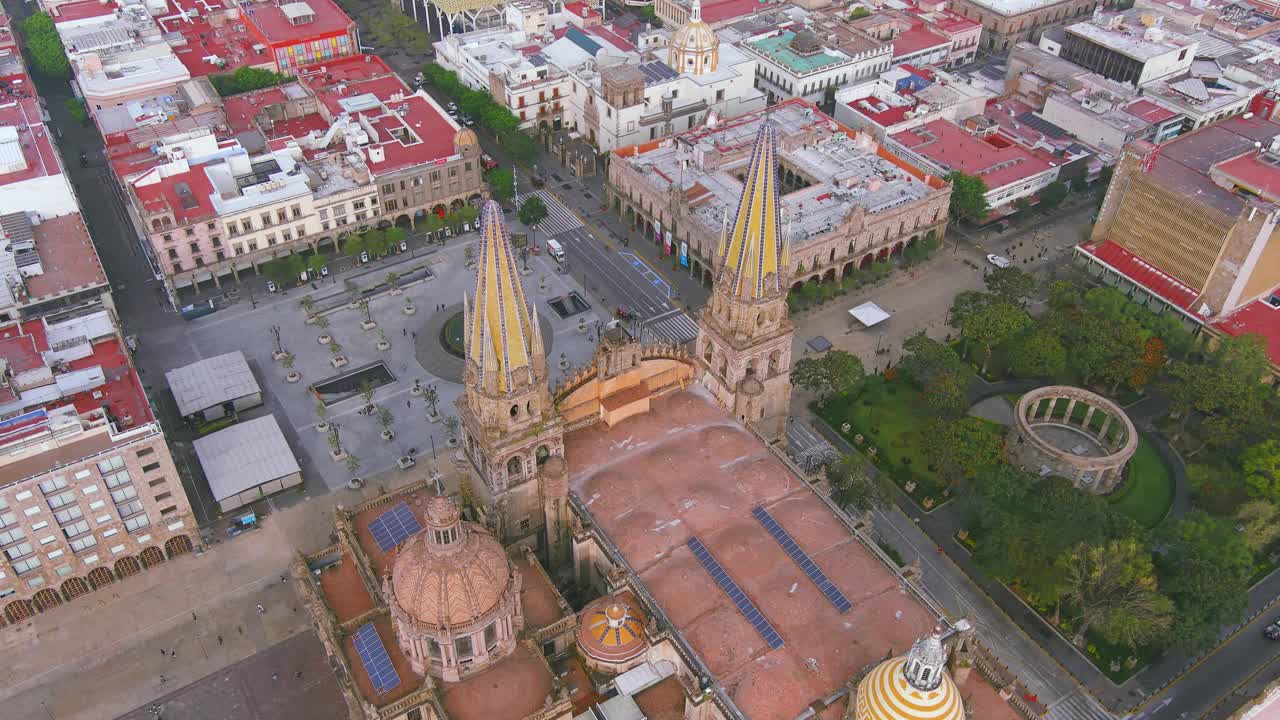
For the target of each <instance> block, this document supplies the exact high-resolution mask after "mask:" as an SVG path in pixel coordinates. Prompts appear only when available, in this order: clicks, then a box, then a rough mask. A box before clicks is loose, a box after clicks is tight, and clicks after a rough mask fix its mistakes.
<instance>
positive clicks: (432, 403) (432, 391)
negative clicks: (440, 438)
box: [422, 385, 440, 415]
mask: <svg viewBox="0 0 1280 720" xmlns="http://www.w3.org/2000/svg"><path fill="white" fill-rule="evenodd" d="M422 399H423V400H425V401H426V403H427V406H428V407H430V408H431V414H432V415H438V414H439V413H438V412H436V403H438V402H440V391H439V390H436V386H435V385H428V386H426V387H424V388H422Z"/></svg>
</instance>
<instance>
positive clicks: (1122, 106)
mask: <svg viewBox="0 0 1280 720" xmlns="http://www.w3.org/2000/svg"><path fill="white" fill-rule="evenodd" d="M1080 84H1081V86H1080V88H1079V89H1078V90H1075V91H1074V92H1067V91H1066V89H1065V88H1064V89H1062V90H1059V91H1055V92H1053V93H1052V94H1051V95H1050V96H1049V97H1048V98H1047V99H1046V100H1045V104H1044V109H1043V110H1041V111H1040V112H1039V113H1038V114H1039V116H1040V117H1042V118H1044V119H1045V120H1048V121H1049V122H1051V123H1053V124H1054V125H1057V126H1058V127H1060V128H1062V129H1063V130H1066V131H1067V132H1069V133H1071V135H1072V136H1074V137H1075V138H1076V139H1077V140H1079V141H1080V142H1082V143H1084V144H1086V145H1088V146H1090V147H1092V148H1095V149H1097V150H1098V151H1101V152H1102V153H1105V154H1106V155H1108V156H1110V159H1117V158H1119V155H1120V150H1121V148H1123V147H1124V146H1125V145H1128V144H1129V143H1131V142H1133V141H1135V140H1148V141H1151V142H1154V143H1157V144H1158V143H1162V142H1164V141H1165V140H1168V139H1170V138H1172V137H1175V136H1176V135H1178V133H1179V132H1181V130H1182V121H1183V116H1182V115H1181V114H1179V113H1177V112H1174V111H1173V110H1170V109H1169V108H1166V107H1164V106H1163V105H1159V104H1157V103H1154V102H1152V101H1151V100H1148V99H1146V98H1140V97H1138V95H1137V93H1136V92H1135V91H1134V90H1133V89H1132V88H1130V87H1129V86H1127V85H1122V84H1120V83H1117V82H1115V81H1113V80H1107V79H1106V78H1103V77H1102V76H1100V75H1086V76H1085V77H1083V78H1080Z"/></svg>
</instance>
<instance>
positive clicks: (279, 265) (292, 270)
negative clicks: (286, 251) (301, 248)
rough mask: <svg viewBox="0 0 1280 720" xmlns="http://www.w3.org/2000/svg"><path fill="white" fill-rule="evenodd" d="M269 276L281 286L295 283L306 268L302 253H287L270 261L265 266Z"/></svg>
mask: <svg viewBox="0 0 1280 720" xmlns="http://www.w3.org/2000/svg"><path fill="white" fill-rule="evenodd" d="M263 269H264V270H265V271H266V273H267V277H269V278H271V279H272V280H273V281H275V283H276V284H277V285H279V286H281V287H284V286H286V285H289V284H290V283H295V282H297V281H298V277H299V276H300V275H302V271H303V270H304V269H306V266H305V264H304V263H303V260H302V256H301V255H286V256H284V257H278V258H275V259H274V260H271V261H269V262H268V263H267V264H266V265H264V266H263Z"/></svg>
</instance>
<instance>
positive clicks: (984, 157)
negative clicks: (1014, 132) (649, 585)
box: [893, 120, 1052, 190]
mask: <svg viewBox="0 0 1280 720" xmlns="http://www.w3.org/2000/svg"><path fill="white" fill-rule="evenodd" d="M893 139H894V140H897V141H898V142H900V143H902V144H903V145H905V146H906V147H907V148H908V149H910V150H912V151H913V152H916V153H919V154H920V155H923V156H924V157H926V158H928V159H930V160H933V161H934V162H936V163H938V164H940V165H943V166H945V167H947V168H950V169H952V170H959V171H960V172H963V173H965V174H967V175H979V176H981V177H982V179H983V180H984V181H985V182H986V183H987V189H988V190H994V189H996V188H999V187H1004V186H1005V185H1011V184H1013V183H1016V182H1019V181H1021V180H1023V179H1025V178H1028V177H1031V176H1033V175H1037V174H1039V173H1041V172H1044V171H1045V170H1048V169H1049V168H1050V167H1052V165H1051V163H1050V161H1049V160H1048V159H1047V157H1045V156H1048V157H1052V156H1049V155H1048V153H1039V152H1032V151H1030V150H1028V149H1026V148H1024V147H1022V146H1021V145H1018V144H1017V143H1015V142H1014V141H1013V140H1011V139H1009V138H1005V137H1003V136H1001V135H1000V134H998V133H997V134H995V135H992V136H990V137H986V138H982V137H978V136H976V135H971V134H969V133H967V132H965V131H964V130H962V129H960V128H959V127H958V126H956V124H955V123H952V122H950V121H948V120H934V121H932V122H929V123H926V124H925V125H922V126H920V127H917V128H912V129H911V130H905V131H903V132H900V133H897V134H895V135H894V136H893Z"/></svg>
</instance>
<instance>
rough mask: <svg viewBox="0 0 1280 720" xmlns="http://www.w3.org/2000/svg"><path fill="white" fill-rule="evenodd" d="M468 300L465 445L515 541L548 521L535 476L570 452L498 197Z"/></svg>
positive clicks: (483, 227) (504, 533)
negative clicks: (557, 458) (566, 445)
mask: <svg viewBox="0 0 1280 720" xmlns="http://www.w3.org/2000/svg"><path fill="white" fill-rule="evenodd" d="M463 303H464V304H463V312H464V326H465V331H466V337H465V338H464V346H465V348H466V361H465V364H464V378H463V383H464V385H465V387H464V390H463V394H462V396H460V397H459V398H458V401H457V407H458V417H459V419H460V420H461V423H462V428H463V439H462V440H463V442H462V445H463V449H464V450H465V451H466V454H467V457H468V458H469V459H470V460H471V463H472V465H474V466H475V469H476V472H477V473H478V474H479V475H480V478H481V479H482V480H483V481H484V485H485V488H484V489H485V491H486V493H485V494H486V495H488V496H489V498H490V499H491V500H492V503H493V505H494V507H493V508H491V510H492V511H494V512H495V515H494V517H495V519H496V522H497V523H498V524H499V528H498V530H499V532H498V533H497V534H498V535H499V537H500V539H502V540H503V541H504V542H512V541H515V540H519V539H521V538H524V537H527V536H529V535H532V534H534V533H537V532H539V531H540V530H541V529H542V527H543V526H544V525H545V523H546V518H545V512H544V510H543V506H544V504H543V501H544V499H545V498H543V497H542V496H543V495H544V494H545V492H543V489H542V488H540V483H531V482H529V481H531V480H534V479H535V478H538V477H539V476H540V472H539V470H540V468H541V467H542V465H543V464H544V463H546V462H547V461H548V460H549V459H551V458H553V457H562V456H563V455H564V429H563V425H562V422H561V420H560V416H559V415H558V414H557V412H556V409H555V405H554V403H553V401H552V398H551V390H550V387H549V385H548V384H547V361H546V350H545V348H544V346H543V341H542V329H541V328H540V327H539V325H538V315H537V311H536V310H535V309H534V306H532V305H530V304H529V303H528V302H526V301H525V297H524V288H523V287H522V286H521V284H520V276H519V272H518V266H517V264H516V259H515V254H514V253H513V251H512V248H511V240H510V237H509V236H508V235H507V227H506V221H505V220H504V219H503V217H502V208H501V206H499V205H498V203H496V202H494V201H489V202H487V203H485V206H484V209H483V210H482V211H481V214H480V242H479V249H478V253H477V264H476V288H475V295H474V297H472V298H467V297H464V298H463ZM560 484H563V483H560ZM561 492H563V489H561Z"/></svg>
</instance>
